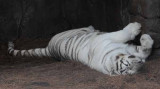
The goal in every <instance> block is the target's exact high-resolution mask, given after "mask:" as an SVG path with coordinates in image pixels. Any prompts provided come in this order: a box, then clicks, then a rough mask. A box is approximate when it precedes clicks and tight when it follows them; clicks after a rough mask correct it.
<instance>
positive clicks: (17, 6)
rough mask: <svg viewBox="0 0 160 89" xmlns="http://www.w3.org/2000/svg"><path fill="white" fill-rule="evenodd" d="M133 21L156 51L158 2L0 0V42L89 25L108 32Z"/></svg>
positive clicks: (159, 21)
mask: <svg viewBox="0 0 160 89" xmlns="http://www.w3.org/2000/svg"><path fill="white" fill-rule="evenodd" d="M135 21H137V22H140V23H141V24H142V33H148V34H150V35H151V36H152V38H153V39H154V40H155V45H154V47H155V48H159V47H160V35H159V34H160V30H159V29H160V0H0V42H7V41H8V40H15V39H19V38H21V37H25V38H41V37H47V38H48V37H51V36H53V35H55V34H57V33H59V32H62V31H65V30H68V29H73V28H79V27H84V26H89V25H93V26H94V27H95V28H96V29H99V30H101V31H106V32H111V31H116V30H119V29H122V28H123V27H124V26H125V25H127V24H128V23H130V22H135Z"/></svg>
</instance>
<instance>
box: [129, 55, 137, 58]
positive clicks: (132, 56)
mask: <svg viewBox="0 0 160 89" xmlns="http://www.w3.org/2000/svg"><path fill="white" fill-rule="evenodd" d="M128 58H136V57H135V56H134V55H131V56H129V57H128Z"/></svg>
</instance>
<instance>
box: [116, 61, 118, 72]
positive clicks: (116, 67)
mask: <svg viewBox="0 0 160 89" xmlns="http://www.w3.org/2000/svg"><path fill="white" fill-rule="evenodd" d="M116 68H117V69H116V70H117V71H118V62H117V63H116Z"/></svg>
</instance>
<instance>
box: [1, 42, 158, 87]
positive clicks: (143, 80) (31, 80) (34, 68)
mask: <svg viewBox="0 0 160 89" xmlns="http://www.w3.org/2000/svg"><path fill="white" fill-rule="evenodd" d="M48 41H49V39H37V40H29V39H25V40H24V39H21V40H18V41H16V46H17V48H19V49H28V48H34V47H45V46H46V45H47V43H48ZM0 47H1V48H0V89H160V76H159V75H160V66H159V65H160V60H159V58H158V57H151V60H149V61H147V62H146V64H145V65H144V67H143V68H142V70H141V73H139V74H135V75H127V76H112V77H110V76H108V75H104V74H102V73H100V72H97V71H95V70H92V69H90V68H88V67H87V66H85V65H83V64H81V63H79V62H74V61H69V60H68V61H63V62H57V61H54V59H50V58H17V57H16V58H14V57H11V56H9V55H8V54H7V51H6V49H7V47H6V46H5V44H1V45H0Z"/></svg>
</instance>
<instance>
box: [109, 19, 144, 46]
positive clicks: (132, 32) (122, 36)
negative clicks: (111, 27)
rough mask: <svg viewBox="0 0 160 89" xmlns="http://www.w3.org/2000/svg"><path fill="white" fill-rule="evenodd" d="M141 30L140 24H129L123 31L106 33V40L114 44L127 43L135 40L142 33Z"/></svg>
mask: <svg viewBox="0 0 160 89" xmlns="http://www.w3.org/2000/svg"><path fill="white" fill-rule="evenodd" d="M140 28H141V24H140V23H137V22H134V23H129V24H128V25H127V26H126V27H124V28H123V30H120V31H117V32H111V33H106V38H108V39H110V40H112V42H121V43H125V42H127V41H130V40H134V38H135V37H136V36H137V35H138V34H139V33H140V32H141V30H140Z"/></svg>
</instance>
